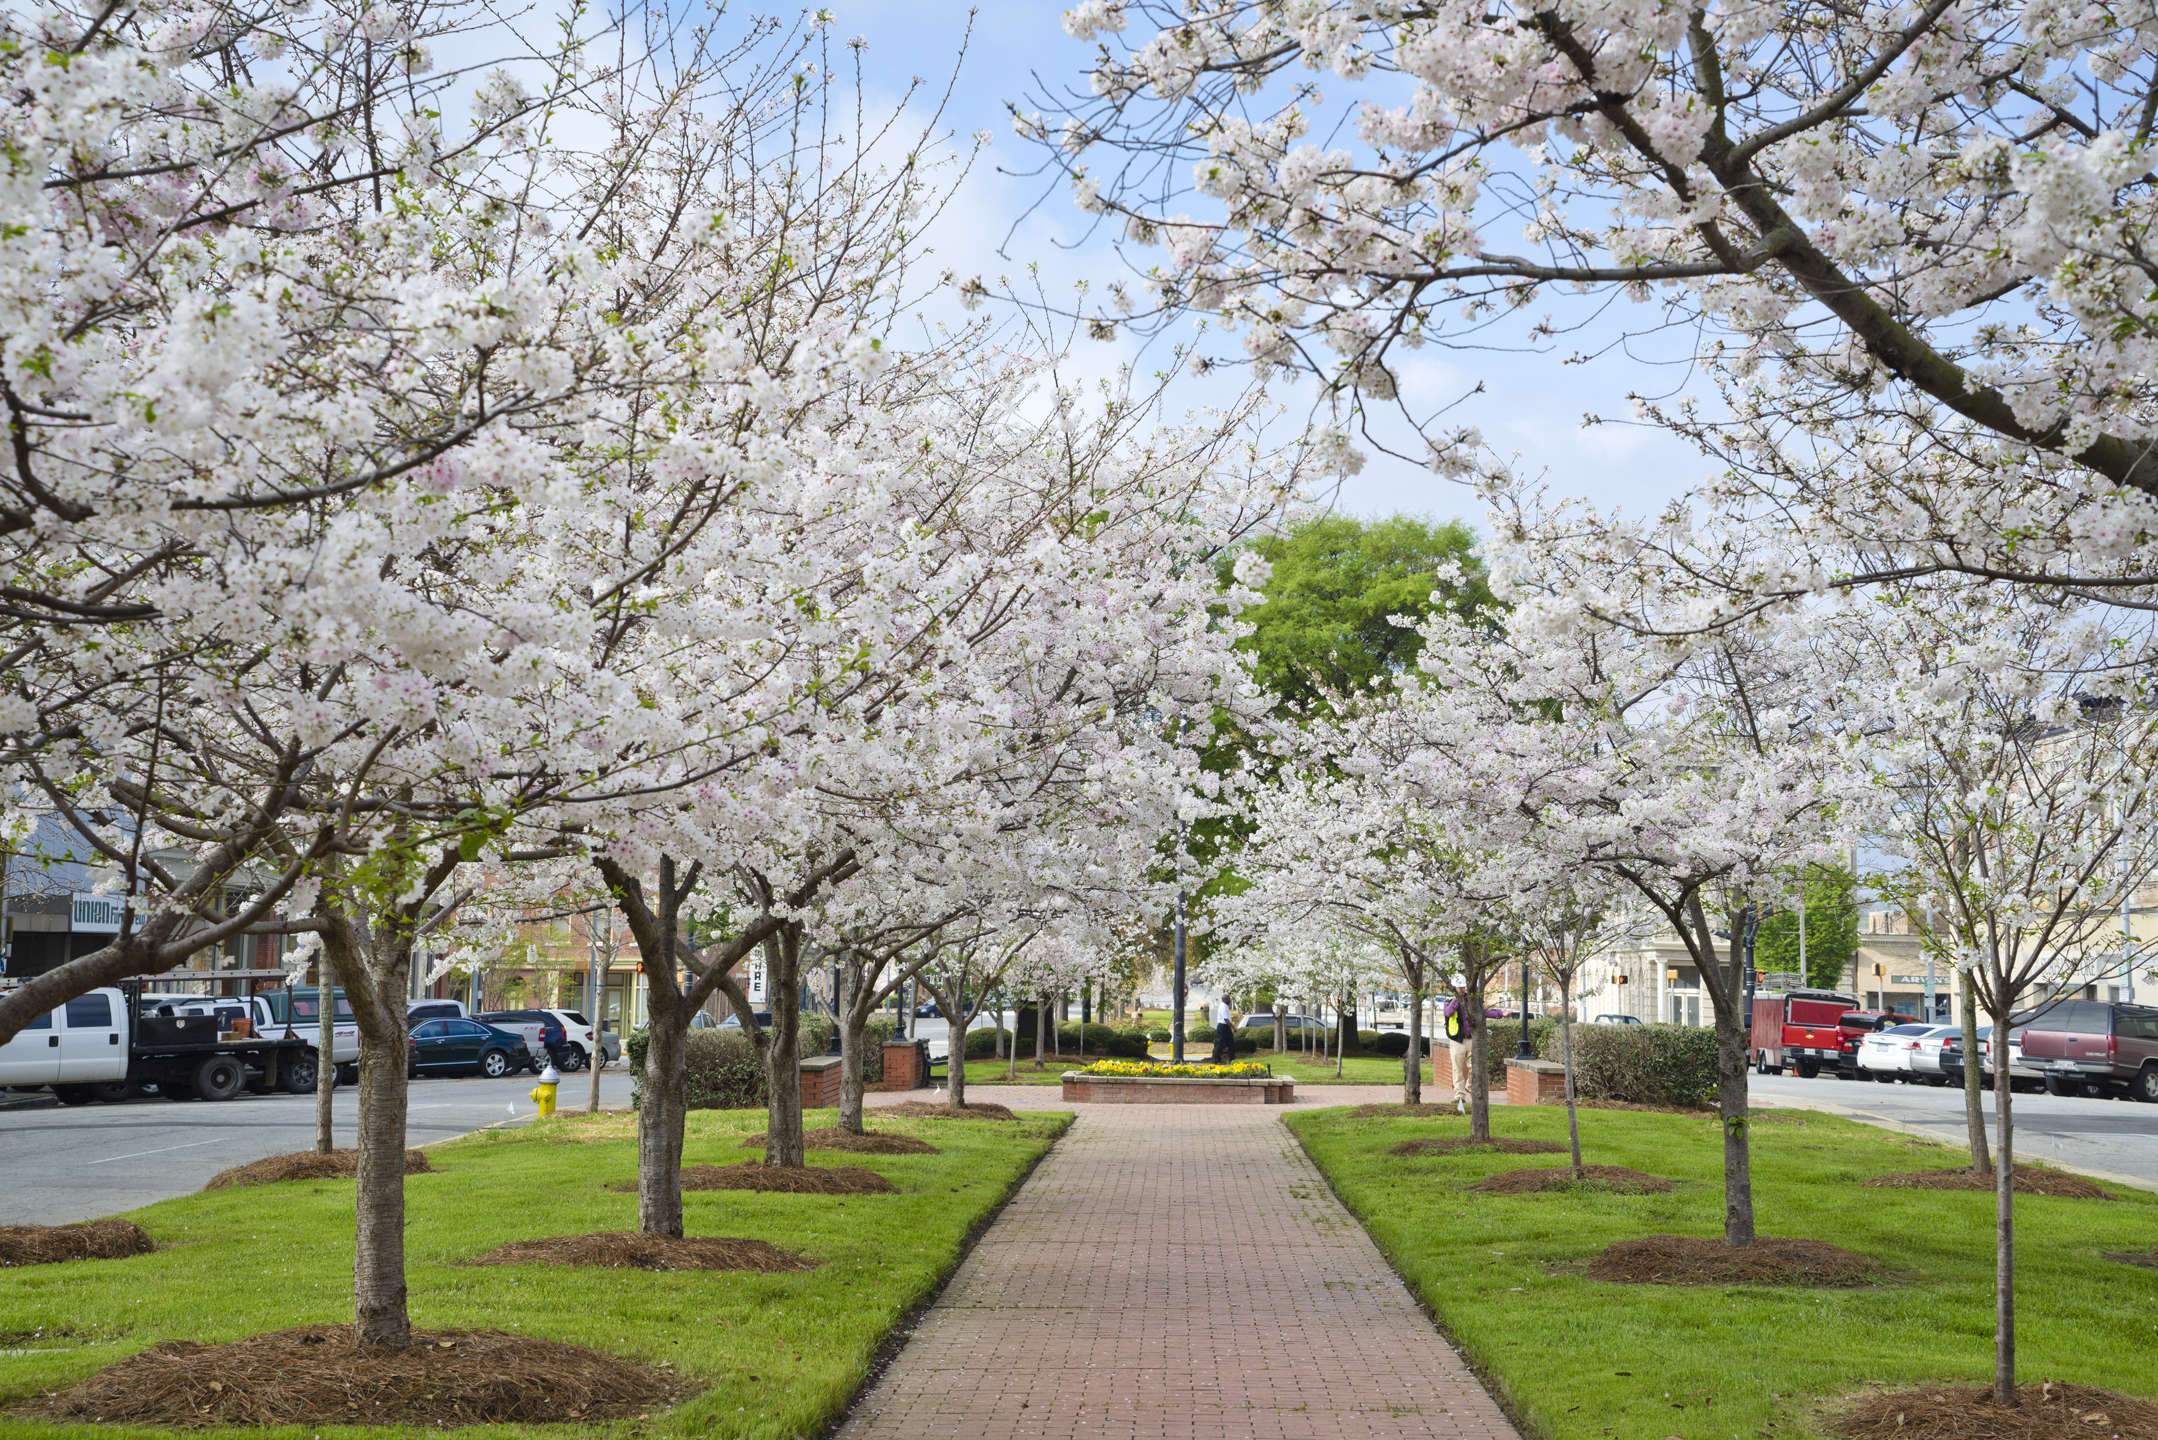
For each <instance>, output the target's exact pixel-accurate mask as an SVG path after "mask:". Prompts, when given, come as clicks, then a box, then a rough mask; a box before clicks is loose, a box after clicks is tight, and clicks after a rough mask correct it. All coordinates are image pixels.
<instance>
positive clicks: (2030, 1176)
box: [1866, 1165, 2113, 1200]
mask: <svg viewBox="0 0 2158 1440" xmlns="http://www.w3.org/2000/svg"><path fill="white" fill-rule="evenodd" d="M1994 1179H1995V1172H1993V1171H1990V1170H1989V1171H1987V1172H1986V1173H1985V1174H1983V1175H1980V1174H1978V1173H1976V1172H1975V1171H1973V1170H1971V1169H1969V1168H1968V1167H1965V1168H1963V1169H1960V1170H1906V1171H1902V1172H1901V1173H1899V1174H1895V1175H1876V1176H1874V1177H1873V1178H1872V1179H1871V1180H1868V1181H1867V1182H1866V1184H1867V1185H1868V1186H1870V1187H1872V1188H1874V1189H1877V1190H1983V1191H1985V1192H1986V1193H1987V1194H1991V1193H1992V1192H1993V1183H1994ZM2015 1187H2016V1193H2017V1194H2018V1195H2051V1196H2054V1197H2055V1198H2057V1199H2062V1200H2111V1199H2112V1198H2113V1197H2112V1195H2110V1194H2109V1193H2107V1191H2106V1190H2105V1188H2104V1187H2103V1186H2100V1185H2098V1184H2096V1183H2095V1182H2093V1181H2089V1180H2086V1179H2084V1178H2083V1177H2082V1176H2081V1175H2070V1174H2069V1173H2068V1172H2067V1171H2065V1170H2048V1169H2046V1168H2045V1167H2044V1166H2043V1165H2018V1166H2017V1167H2016V1178H2015Z"/></svg>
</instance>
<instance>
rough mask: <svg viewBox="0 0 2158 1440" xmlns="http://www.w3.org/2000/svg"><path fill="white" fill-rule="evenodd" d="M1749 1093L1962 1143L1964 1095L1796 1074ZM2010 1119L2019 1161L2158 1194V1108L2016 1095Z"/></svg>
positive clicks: (1770, 1078)
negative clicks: (2043, 1163)
mask: <svg viewBox="0 0 2158 1440" xmlns="http://www.w3.org/2000/svg"><path fill="white" fill-rule="evenodd" d="M1750 1090H1751V1093H1752V1095H1753V1098H1754V1100H1755V1101H1756V1102H1757V1103H1759V1104H1762V1105H1795V1106H1801V1107H1805V1108H1809V1109H1816V1110H1827V1111H1830V1112H1832V1113H1834V1114H1839V1115H1850V1116H1853V1117H1855V1118H1857V1119H1860V1120H1872V1121H1876V1122H1878V1123H1880V1124H1885V1125H1890V1126H1893V1127H1895V1128H1897V1129H1900V1130H1905V1131H1908V1132H1910V1133H1912V1134H1916V1135H1923V1136H1925V1137H1926V1138H1927V1139H1929V1140H1940V1141H1943V1142H1945V1143H1947V1144H1951V1145H1960V1144H1962V1143H1963V1141H1964V1119H1963V1092H1962V1091H1961V1090H1954V1089H1949V1088H1946V1087H1937V1086H1931V1085H1904V1084H1897V1085H1880V1084H1875V1083H1873V1082H1870V1081H1864V1080H1836V1079H1832V1078H1829V1077H1826V1076H1823V1077H1821V1078H1819V1079H1814V1080H1801V1079H1798V1078H1797V1077H1796V1076H1792V1075H1756V1076H1754V1077H1753V1079H1752V1084H1751V1086H1750ZM2010 1113H2011V1114H2012V1115H2013V1116H2014V1118H2015V1123H2016V1158H2017V1159H2019V1160H2045V1161H2051V1162H2053V1163H2055V1164H2059V1165H2067V1166H2072V1167H2074V1168H2075V1169H2078V1170H2082V1171H2085V1172H2086V1173H2089V1174H2093V1175H2098V1176H2101V1177H2106V1178H2112V1179H2117V1180H2121V1181H2124V1182H2126V1183H2127V1184H2131V1185H2141V1186H2144V1187H2145V1188H2148V1189H2158V1105H2142V1104H2138V1103H2137V1102H2135V1101H2133V1100H2094V1099H2087V1098H2085V1097H2083V1096H2075V1095H2071V1096H2053V1095H2045V1094H2027V1093H2020V1092H2019V1093H2018V1094H2017V1096H2016V1098H2015V1106H2014V1109H2013V1110H2012V1111H2011V1112H2010ZM1986 1125H1987V1131H1988V1134H1989V1135H1990V1134H1991V1131H1992V1125H1993V1099H1992V1096H1991V1095H1988V1096H1987V1097H1986Z"/></svg>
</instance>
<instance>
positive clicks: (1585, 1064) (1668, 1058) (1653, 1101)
mask: <svg viewBox="0 0 2158 1440" xmlns="http://www.w3.org/2000/svg"><path fill="white" fill-rule="evenodd" d="M1545 1023H1546V1024H1547V1025H1549V1029H1548V1031H1547V1032H1546V1033H1545V1034H1544V1035H1543V1036H1542V1037H1540V1039H1539V1042H1538V1044H1537V1047H1536V1053H1537V1054H1538V1055H1540V1056H1542V1057H1543V1058H1544V1059H1546V1060H1556V1059H1558V1058H1559V1057H1560V1041H1559V1033H1558V1026H1557V1025H1556V1024H1552V1023H1551V1022H1545ZM1574 1093H1575V1094H1577V1095H1579V1096H1580V1097H1581V1098H1582V1099H1584V1100H1623V1101H1627V1102H1629V1103H1631V1104H1635V1105H1702V1104H1706V1103H1708V1102H1709V1101H1710V1100H1711V1099H1712V1098H1714V1096H1715V1094H1716V1032H1715V1031H1714V1030H1711V1029H1708V1028H1707V1027H1705V1026H1694V1025H1576V1026H1574Z"/></svg>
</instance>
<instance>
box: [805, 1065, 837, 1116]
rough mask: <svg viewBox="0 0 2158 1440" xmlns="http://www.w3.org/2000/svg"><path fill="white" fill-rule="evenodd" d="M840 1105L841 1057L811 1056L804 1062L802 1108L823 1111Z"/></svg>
mask: <svg viewBox="0 0 2158 1440" xmlns="http://www.w3.org/2000/svg"><path fill="white" fill-rule="evenodd" d="M838 1103H839V1057H838V1056H837V1055H811V1056H807V1057H805V1058H804V1059H803V1061H802V1108H803V1109H804V1110H822V1109H824V1108H825V1107H827V1106H831V1105H837V1104H838Z"/></svg>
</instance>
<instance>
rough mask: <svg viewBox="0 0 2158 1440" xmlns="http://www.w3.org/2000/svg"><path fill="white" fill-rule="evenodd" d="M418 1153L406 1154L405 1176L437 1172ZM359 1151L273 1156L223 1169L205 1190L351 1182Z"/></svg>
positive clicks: (316, 1151)
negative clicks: (283, 1182)
mask: <svg viewBox="0 0 2158 1440" xmlns="http://www.w3.org/2000/svg"><path fill="white" fill-rule="evenodd" d="M434 1168H435V1167H434V1166H432V1165H430V1164H428V1163H427V1157H426V1156H425V1155H422V1154H421V1153H420V1152H419V1151H417V1150H407V1151H406V1152H405V1173H406V1174H407V1175H426V1174H429V1173H431V1172H432V1171H433V1170H434ZM359 1169H360V1152H359V1151H357V1150H331V1151H329V1152H328V1153H324V1152H323V1151H320V1150H299V1151H295V1152H293V1153H292V1154H290V1155H269V1156H265V1157H264V1158H263V1159H260V1160H251V1161H249V1162H248V1163H247V1164H245V1165H235V1166H233V1167H232V1168H231V1169H230V1170H220V1171H218V1172H217V1173H216V1174H215V1175H212V1176H211V1177H210V1183H209V1184H207V1185H205V1186H203V1187H202V1188H203V1189H205V1190H225V1189H229V1188H231V1187H232V1186H234V1185H274V1184H276V1183H277V1182H278V1181H280V1180H350V1179H351V1178H352V1177H353V1176H354V1175H356V1174H358V1173H359Z"/></svg>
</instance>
